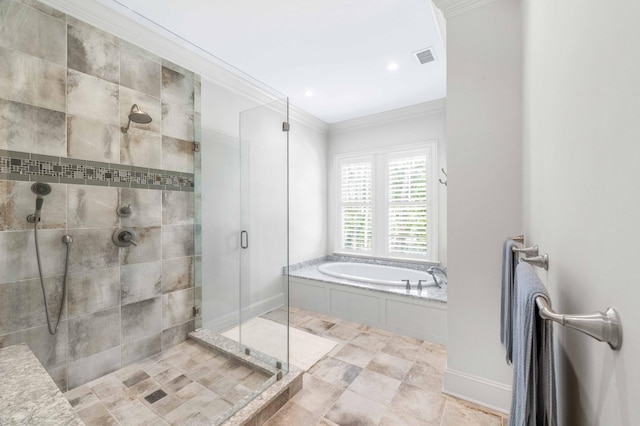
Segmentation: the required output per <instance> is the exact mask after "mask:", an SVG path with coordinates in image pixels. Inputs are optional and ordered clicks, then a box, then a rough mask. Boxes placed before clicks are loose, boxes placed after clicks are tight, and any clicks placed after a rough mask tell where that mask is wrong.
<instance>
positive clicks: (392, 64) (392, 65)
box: [387, 62, 398, 71]
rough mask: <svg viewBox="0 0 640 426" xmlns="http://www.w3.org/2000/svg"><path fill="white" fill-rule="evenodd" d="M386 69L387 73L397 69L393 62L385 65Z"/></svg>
mask: <svg viewBox="0 0 640 426" xmlns="http://www.w3.org/2000/svg"><path fill="white" fill-rule="evenodd" d="M387 69H388V70H389V71H395V70H397V69H398V64H397V63H395V62H391V63H390V64H389V65H387Z"/></svg>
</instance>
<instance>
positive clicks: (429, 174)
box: [334, 142, 437, 260]
mask: <svg viewBox="0 0 640 426" xmlns="http://www.w3.org/2000/svg"><path fill="white" fill-rule="evenodd" d="M435 148H436V147H435V142H430V143H423V144H420V148H418V147H416V146H412V147H404V148H400V149H396V150H385V151H378V152H371V153H366V155H357V154H356V155H341V156H338V157H337V158H336V164H337V170H336V175H337V179H336V181H337V185H336V186H337V188H336V194H337V208H336V228H337V229H336V233H335V235H336V237H335V244H334V245H335V247H334V251H335V252H339V253H351V254H361V255H366V256H375V257H386V258H402V259H420V260H436V259H435V255H436V253H437V251H436V244H437V238H436V237H437V236H436V235H435V230H436V229H437V227H436V225H435V221H436V214H435V211H436V207H435V204H436V203H435V201H436V197H434V196H433V194H434V191H435V185H434V179H435V175H434V170H436V169H437V167H436V166H435V164H433V163H434V161H435V158H436V156H435Z"/></svg>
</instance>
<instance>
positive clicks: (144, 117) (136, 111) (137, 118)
mask: <svg viewBox="0 0 640 426" xmlns="http://www.w3.org/2000/svg"><path fill="white" fill-rule="evenodd" d="M132 121H133V122H134V123H139V124H148V123H151V116H150V115H149V114H147V113H146V112H143V111H142V110H141V109H140V107H139V106H138V105H137V104H133V106H132V107H131V112H129V121H128V122H127V127H121V128H120V130H122V133H127V132H128V131H129V126H130V125H131V122H132Z"/></svg>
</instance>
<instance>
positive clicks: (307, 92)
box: [304, 90, 313, 96]
mask: <svg viewBox="0 0 640 426" xmlns="http://www.w3.org/2000/svg"><path fill="white" fill-rule="evenodd" d="M304 95H305V96H313V90H307V91H306V92H304Z"/></svg>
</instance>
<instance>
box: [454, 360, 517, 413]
mask: <svg viewBox="0 0 640 426" xmlns="http://www.w3.org/2000/svg"><path fill="white" fill-rule="evenodd" d="M442 391H443V392H444V393H446V394H447V395H451V396H455V397H456V398H460V399H464V400H466V401H469V402H473V403H474V404H478V405H482V406H484V407H487V408H490V409H492V410H495V411H499V412H501V413H505V414H508V413H509V409H510V408H511V386H507V385H505V384H502V383H498V382H494V381H493V380H488V379H485V378H483V377H478V376H474V375H471V374H467V373H463V372H461V371H456V370H452V369H450V368H446V369H445V371H444V386H443V389H442Z"/></svg>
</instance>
